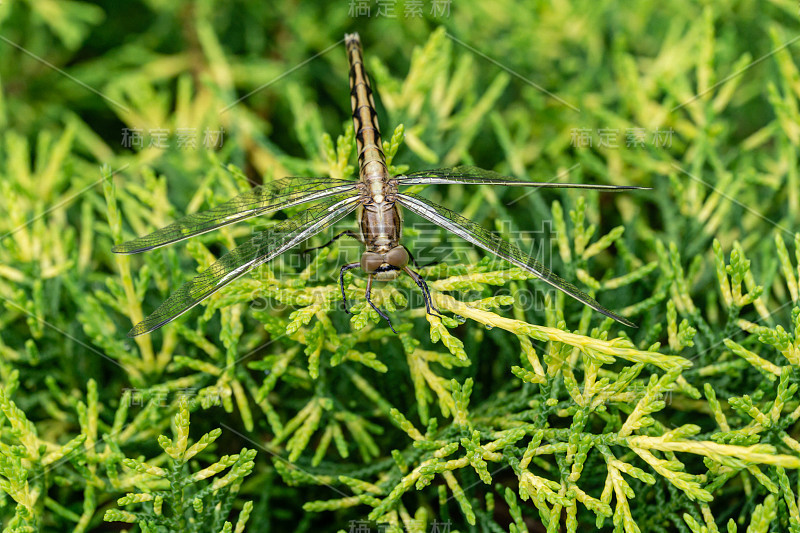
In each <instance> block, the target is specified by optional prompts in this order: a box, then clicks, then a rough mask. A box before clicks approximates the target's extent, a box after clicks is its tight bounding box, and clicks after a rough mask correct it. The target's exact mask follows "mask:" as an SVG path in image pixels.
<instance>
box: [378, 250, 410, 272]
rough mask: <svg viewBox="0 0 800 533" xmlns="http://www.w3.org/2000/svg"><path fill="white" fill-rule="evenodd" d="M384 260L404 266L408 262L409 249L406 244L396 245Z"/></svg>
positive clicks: (396, 265) (393, 264)
mask: <svg viewBox="0 0 800 533" xmlns="http://www.w3.org/2000/svg"><path fill="white" fill-rule="evenodd" d="M384 261H385V262H386V263H389V264H390V265H392V266H394V267H398V268H403V267H404V266H406V265H407V264H408V251H407V250H406V249H405V247H404V246H395V247H394V248H392V249H391V250H389V251H388V252H386V256H385V259H384Z"/></svg>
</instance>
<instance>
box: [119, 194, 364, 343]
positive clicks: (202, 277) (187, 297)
mask: <svg viewBox="0 0 800 533" xmlns="http://www.w3.org/2000/svg"><path fill="white" fill-rule="evenodd" d="M357 205H358V196H351V195H342V196H337V197H336V198H334V199H333V200H329V201H327V202H325V203H324V204H320V205H318V206H314V207H312V208H310V209H307V210H305V211H303V212H301V213H299V214H298V215H296V216H294V217H292V218H290V219H288V220H284V221H283V222H281V223H280V224H277V225H276V226H274V227H272V228H270V229H269V230H267V231H262V232H260V233H258V234H257V235H255V236H254V237H253V238H252V239H250V240H249V241H247V242H245V243H244V244H242V245H241V246H238V247H237V248H234V249H233V250H231V251H230V252H228V253H227V254H225V255H224V256H222V257H221V258H220V259H219V260H218V261H217V262H216V263H214V264H213V265H211V266H210V267H208V268H207V269H206V270H204V271H203V272H201V273H200V274H198V275H197V276H196V277H194V278H192V279H191V280H189V281H187V282H186V283H184V284H183V285H182V286H181V287H180V288H179V289H178V290H177V291H175V292H174V293H172V294H171V295H170V297H169V298H167V300H166V301H165V302H164V303H163V304H161V305H160V306H159V307H158V309H156V310H155V311H154V312H153V314H151V315H150V316H148V317H147V318H145V319H144V320H143V321H141V322H139V323H138V324H136V326H134V327H133V329H132V330H130V332H128V336H129V337H135V336H136V335H141V334H143V333H149V332H151V331H153V330H155V329H158V328H160V327H161V326H163V325H164V324H166V323H168V322H171V321H172V320H175V319H176V318H177V317H179V316H180V315H182V314H183V313H185V312H186V311H188V310H189V309H191V308H192V307H194V306H195V305H197V304H198V303H200V302H201V301H203V300H204V299H205V298H208V297H209V296H211V295H212V294H214V293H215V292H216V291H218V290H219V289H221V288H222V287H224V286H225V285H228V284H229V283H231V282H232V281H233V280H235V279H236V278H238V277H240V276H242V275H243V274H245V273H247V272H249V271H250V270H252V269H253V268H255V267H257V266H259V265H261V264H263V263H266V262H267V261H271V260H272V259H274V258H275V257H277V256H279V255H280V254H282V253H283V252H285V251H286V250H288V249H289V248H292V247H293V246H295V245H297V244H299V243H300V242H302V241H304V240H306V239H308V238H309V237H311V236H312V235H315V234H317V233H319V232H320V231H322V230H324V229H325V228H328V227H330V226H331V225H333V224H334V223H335V222H336V221H338V220H340V219H342V218H343V217H345V216H346V215H347V214H348V213H350V212H352V211H353V210H354V209H355V208H356V206H357Z"/></svg>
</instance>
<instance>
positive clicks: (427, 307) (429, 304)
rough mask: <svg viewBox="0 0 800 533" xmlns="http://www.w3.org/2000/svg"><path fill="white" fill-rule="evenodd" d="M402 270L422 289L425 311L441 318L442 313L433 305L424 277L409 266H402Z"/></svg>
mask: <svg viewBox="0 0 800 533" xmlns="http://www.w3.org/2000/svg"><path fill="white" fill-rule="evenodd" d="M403 271H404V272H405V273H406V274H408V275H409V276H411V279H413V280H414V283H416V284H417V286H418V287H419V288H420V289H422V297H423V298H425V311H426V312H427V313H428V314H429V315H433V316H437V317H439V318H443V317H442V315H441V313H442V312H441V311H439V310H438V309H436V307H434V305H433V299H432V298H431V291H430V289H428V284H427V283H425V279H423V277H422V276H420V275H419V274H418V273H416V272H414V271H413V270H411V269H410V268H408V266H404V267H403ZM431 309H433V311H436V312H435V313H434V312H433V311H431Z"/></svg>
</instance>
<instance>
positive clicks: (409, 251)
mask: <svg viewBox="0 0 800 533" xmlns="http://www.w3.org/2000/svg"><path fill="white" fill-rule="evenodd" d="M403 248H406V247H405V246H403ZM406 252H408V257H409V258H410V259H411V262H412V263H414V266H415V267H417V268H425V267H429V266H433V265H438V264H439V263H441V261H438V260H437V261H431V262H430V263H425V264H424V265H420V264H419V263H417V260H416V259H415V258H414V256H413V255H412V253H411V250H409V249H408V248H406Z"/></svg>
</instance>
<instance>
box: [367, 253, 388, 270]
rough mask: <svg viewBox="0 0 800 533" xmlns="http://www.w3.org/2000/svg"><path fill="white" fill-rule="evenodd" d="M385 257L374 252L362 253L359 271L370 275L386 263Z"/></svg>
mask: <svg viewBox="0 0 800 533" xmlns="http://www.w3.org/2000/svg"><path fill="white" fill-rule="evenodd" d="M385 258H386V256H385V255H384V254H379V253H376V252H364V253H363V254H362V255H361V269H362V270H363V271H364V272H366V273H367V274H372V273H373V272H375V271H376V270H378V269H379V268H380V267H381V265H382V264H384V263H385V262H386V259H385Z"/></svg>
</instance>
